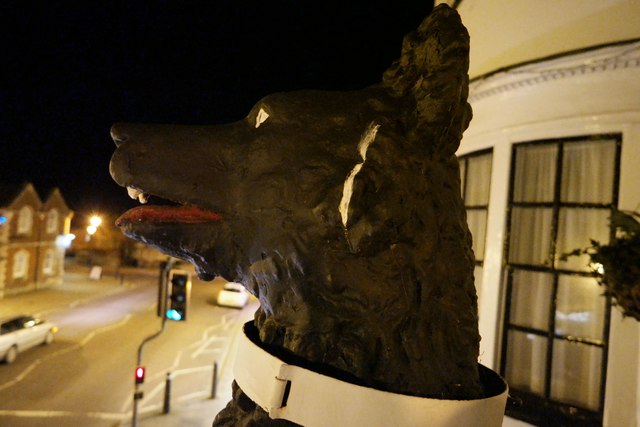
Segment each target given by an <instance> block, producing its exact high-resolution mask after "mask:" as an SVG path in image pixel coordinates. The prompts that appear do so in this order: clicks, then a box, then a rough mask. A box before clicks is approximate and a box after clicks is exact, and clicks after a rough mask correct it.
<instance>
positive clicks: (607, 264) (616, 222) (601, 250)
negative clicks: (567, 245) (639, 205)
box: [562, 210, 640, 321]
mask: <svg viewBox="0 0 640 427" xmlns="http://www.w3.org/2000/svg"><path fill="white" fill-rule="evenodd" d="M639 220H640V212H630V211H618V210H615V211H613V213H612V215H611V219H610V221H611V226H612V227H613V228H614V229H615V230H616V237H615V239H613V241H612V242H611V243H609V244H602V243H600V242H598V241H597V240H593V239H591V246H589V247H586V248H582V249H575V250H573V251H572V252H570V253H567V254H564V255H563V256H562V259H564V260H566V259H567V258H568V257H570V256H579V255H583V254H586V255H589V257H590V266H591V268H593V269H594V271H595V272H596V273H597V274H598V277H597V280H598V283H599V284H600V285H602V286H604V288H605V295H610V296H611V297H612V298H613V304H614V305H616V306H617V307H618V308H620V310H621V311H622V313H623V315H624V316H631V317H633V318H634V319H636V320H638V321H640V221H639ZM600 266H601V267H600Z"/></svg>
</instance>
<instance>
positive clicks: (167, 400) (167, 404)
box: [162, 372, 171, 414]
mask: <svg viewBox="0 0 640 427" xmlns="http://www.w3.org/2000/svg"><path fill="white" fill-rule="evenodd" d="M170 411H171V372H167V379H166V380H165V382H164V405H163V407H162V413H163V414H168V413H169V412H170Z"/></svg>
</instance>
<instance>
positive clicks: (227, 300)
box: [217, 282, 249, 308]
mask: <svg viewBox="0 0 640 427" xmlns="http://www.w3.org/2000/svg"><path fill="white" fill-rule="evenodd" d="M248 300H249V292H247V290H246V289H245V288H244V286H242V284H240V283H236V282H227V283H225V285H224V287H223V288H222V290H221V291H220V293H219V294H218V301H217V302H218V305H222V306H225V307H235V308H242V307H244V306H245V305H247V301H248Z"/></svg>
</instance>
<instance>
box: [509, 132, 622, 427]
mask: <svg viewBox="0 0 640 427" xmlns="http://www.w3.org/2000/svg"><path fill="white" fill-rule="evenodd" d="M621 141H622V139H621V135H617V134H616V135H595V136H588V137H577V138H568V139H562V140H544V141H535V142H527V143H522V144H516V145H514V147H513V157H512V169H511V173H512V175H511V176H512V177H511V187H510V196H509V214H508V224H507V231H508V234H507V235H508V238H507V242H506V243H507V245H506V261H507V267H506V275H505V276H506V280H507V283H506V300H505V302H506V304H505V314H504V328H503V339H502V356H501V372H502V374H503V375H504V376H505V377H506V379H507V381H508V383H509V386H510V389H511V394H512V395H513V396H514V397H516V398H518V399H520V400H522V405H520V406H519V407H516V408H512V409H510V410H509V411H508V413H509V415H511V416H513V417H515V418H519V419H522V420H524V421H527V422H531V423H534V424H536V425H544V426H572V425H581V426H582V425H595V426H600V425H602V415H603V403H604V389H605V373H606V355H607V342H608V331H609V315H610V301H609V300H608V298H607V297H605V296H603V290H602V289H601V288H599V285H598V284H597V281H596V279H595V278H594V275H593V272H592V269H591V268H590V267H589V266H588V257H570V258H569V259H567V260H566V261H563V260H561V259H560V258H561V256H562V255H563V254H565V253H568V252H571V251H572V250H573V249H576V248H582V247H586V246H588V245H589V239H596V240H599V241H601V242H607V241H609V239H610V238H611V237H612V235H611V233H612V231H611V229H610V227H609V217H610V215H611V212H612V209H613V208H615V207H616V205H617V195H618V175H619V174H618V171H619V165H620V147H621Z"/></svg>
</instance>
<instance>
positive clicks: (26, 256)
mask: <svg viewBox="0 0 640 427" xmlns="http://www.w3.org/2000/svg"><path fill="white" fill-rule="evenodd" d="M30 258H31V254H30V253H29V251H27V250H26V249H20V250H19V251H17V252H15V253H14V254H13V258H12V263H13V265H12V268H11V278H12V279H26V278H27V277H29V262H30V261H31V259H30ZM18 259H20V262H17V261H18ZM16 265H19V266H20V267H21V268H20V270H19V271H18V270H16Z"/></svg>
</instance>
